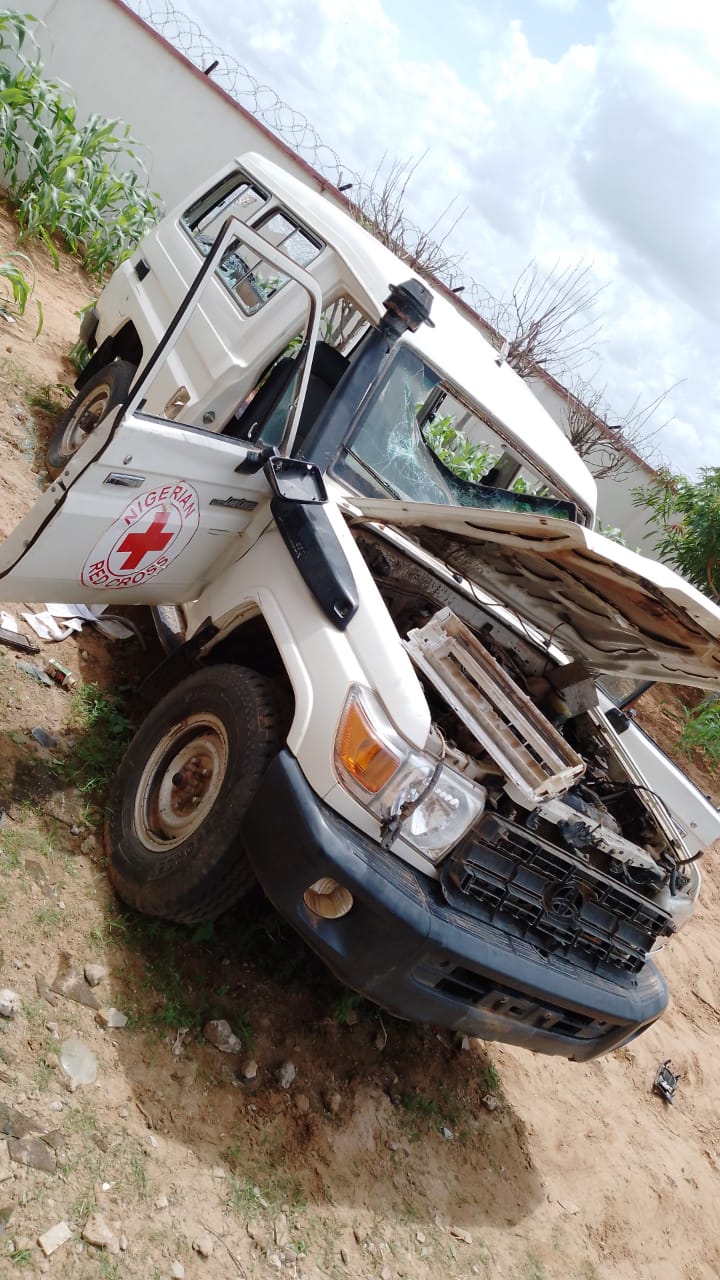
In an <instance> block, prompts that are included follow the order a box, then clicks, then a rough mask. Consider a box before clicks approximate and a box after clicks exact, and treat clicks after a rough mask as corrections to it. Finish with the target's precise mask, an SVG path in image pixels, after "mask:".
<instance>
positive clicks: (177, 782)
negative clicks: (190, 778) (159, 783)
mask: <svg viewBox="0 0 720 1280" xmlns="http://www.w3.org/2000/svg"><path fill="white" fill-rule="evenodd" d="M184 781H185V779H184V778H183V775H182V774H181V773H174V774H173V778H172V784H173V786H174V787H181V786H182V784H183V782H184Z"/></svg>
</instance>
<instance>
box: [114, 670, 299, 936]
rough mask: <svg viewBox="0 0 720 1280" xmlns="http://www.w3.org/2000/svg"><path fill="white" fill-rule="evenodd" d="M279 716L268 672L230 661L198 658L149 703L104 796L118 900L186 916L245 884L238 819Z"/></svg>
mask: <svg viewBox="0 0 720 1280" xmlns="http://www.w3.org/2000/svg"><path fill="white" fill-rule="evenodd" d="M280 726H281V717H280V715H279V712H278V709H277V707H276V703H275V698H274V695H273V692H272V687H271V685H270V682H269V681H268V680H267V679H266V678H265V677H264V676H261V675H258V674H257V673H256V672H254V671H248V670H245V669H244V668H242V667H237V666H229V665H222V666H216V667H207V668H203V669H202V670H201V671H198V672H196V673H195V674H194V675H191V676H189V677H188V678H187V679H186V680H183V681H182V683H181V684H179V685H178V686H177V688H176V689H174V690H173V691H172V692H171V693H169V694H168V695H167V696H166V697H165V698H163V700H162V701H161V702H159V703H158V705H157V706H156V707H154V708H153V710H152V711H151V712H150V714H149V716H148V717H147V719H146V720H145V721H144V722H143V724H142V725H141V726H140V728H139V730H138V732H137V734H136V735H135V737H134V739H133V741H132V742H131V744H130V747H129V748H128V751H127V753H126V755H125V757H124V759H123V761H122V763H121V765H120V768H119V770H118V773H117V776H116V778H115V781H114V783H113V786H112V789H111V792H110V799H109V802H108V815H107V822H106V827H105V843H106V846H107V851H108V854H109V856H110V879H111V880H112V883H113V885H114V886H115V888H116V890H117V892H118V893H119V895H120V897H121V898H123V899H124V901H125V902H127V903H128V904H129V905H130V906H132V907H135V908H136V909H137V910H138V911H142V912H144V913H145V914H146V915H155V916H162V917H164V918H165V919H167V920H176V921H180V922H182V923H186V924H195V923H198V922H200V921H202V920H213V919H215V917H216V916H219V915H220V914H221V913H222V912H223V911H226V910H227V908H228V907H230V906H231V905H232V904H233V903H234V902H236V901H237V899H238V898H240V897H242V895H243V894H244V893H246V892H247V891H248V889H250V888H251V887H252V885H253V883H254V877H253V874H252V870H251V868H250V865H249V863H248V860H247V857H246V855H245V853H244V850H243V848H242V845H241V841H240V829H241V826H242V821H243V818H244V816H245V813H246V811H247V808H248V806H249V804H250V801H251V800H252V798H253V796H254V794H255V792H256V790H257V788H258V786H259V783H260V779H261V778H262V775H263V773H264V772H265V769H266V768H267V766H268V764H269V763H270V761H271V759H272V758H273V756H274V755H276V753H277V752H278V750H279V749H280V747H281V745H282V731H281V727H280Z"/></svg>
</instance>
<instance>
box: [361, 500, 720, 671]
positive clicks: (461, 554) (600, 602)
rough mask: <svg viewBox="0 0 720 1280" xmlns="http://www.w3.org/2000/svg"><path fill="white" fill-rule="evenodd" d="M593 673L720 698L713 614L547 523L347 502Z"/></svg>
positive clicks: (615, 550)
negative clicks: (695, 688)
mask: <svg viewBox="0 0 720 1280" xmlns="http://www.w3.org/2000/svg"><path fill="white" fill-rule="evenodd" d="M342 505H343V507H344V508H345V510H346V512H347V513H348V514H349V515H351V516H352V515H355V516H358V515H362V516H363V517H364V518H365V519H369V520H372V521H377V522H380V523H382V524H386V525H391V526H393V527H394V528H396V529H398V530H401V531H402V532H404V533H405V535H406V536H408V537H409V538H411V539H412V540H413V541H414V542H416V543H417V544H419V545H420V546H421V547H422V548H423V549H424V550H425V551H428V552H431V553H432V554H433V555H435V556H437V557H438V558H439V559H441V560H443V561H445V563H446V564H448V565H449V566H450V567H451V568H452V569H453V570H454V571H456V572H460V573H462V574H463V575H464V576H465V577H466V578H468V579H470V580H471V581H472V582H474V583H475V584H476V585H477V586H478V587H479V588H480V589H481V590H483V591H485V592H487V593H488V594H489V595H490V596H493V597H494V598H495V599H497V600H498V601H499V602H500V603H502V604H504V605H506V606H507V607H508V608H509V609H511V610H512V611H513V612H514V613H515V614H516V615H517V616H518V618H519V619H520V620H522V621H524V622H526V623H530V624H532V625H533V626H534V627H536V628H537V629H538V630H539V631H541V632H542V633H543V635H545V636H546V637H548V638H549V639H551V640H552V641H553V642H554V643H556V644H557V645H558V647H559V648H560V649H562V650H563V651H564V652H565V653H567V654H568V655H569V656H572V657H575V658H580V659H582V660H583V661H584V662H585V663H586V664H587V666H588V667H590V668H591V669H592V670H594V671H596V672H612V673H615V674H622V675H625V676H628V675H634V676H637V677H638V678H639V679H643V680H660V681H668V682H672V683H675V684H692V685H699V686H702V687H704V688H707V689H716V690H720V608H718V606H717V605H714V604H713V603H712V602H711V601H710V600H708V599H707V597H706V596H704V595H702V593H701V592H699V591H697V590H696V589H695V588H694V587H691V586H690V585H689V583H687V582H685V580H684V579H683V578H681V577H680V576H679V575H678V574H676V573H674V572H673V570H672V569H669V568H667V566H666V565H662V564H657V563H656V562H655V561H653V560H648V559H647V558H646V557H645V556H641V555H638V554H637V553H636V552H634V551H630V550H628V548H627V547H622V546H619V545H618V544H617V543H615V542H612V541H611V540H610V539H609V538H604V537H602V535H601V534H599V533H594V532H593V531H592V530H589V529H585V528H583V526H582V525H579V524H574V523H572V522H570V521H566V520H557V519H554V518H553V517H550V516H537V515H532V514H525V513H523V514H518V513H517V512H514V511H484V510H479V509H477V508H472V509H470V508H467V507H442V506H435V505H431V504H429V503H411V502H404V501H399V500H398V501H396V500H393V499H379V498H365V497H362V496H359V495H355V494H353V495H352V497H347V498H345V499H343V501H342Z"/></svg>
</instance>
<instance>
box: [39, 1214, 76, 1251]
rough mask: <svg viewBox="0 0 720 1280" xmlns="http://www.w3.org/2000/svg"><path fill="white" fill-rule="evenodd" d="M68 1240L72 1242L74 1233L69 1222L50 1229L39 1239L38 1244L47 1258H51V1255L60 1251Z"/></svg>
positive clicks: (57, 1223) (60, 1223)
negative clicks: (57, 1250)
mask: <svg viewBox="0 0 720 1280" xmlns="http://www.w3.org/2000/svg"><path fill="white" fill-rule="evenodd" d="M68 1240H72V1231H71V1230H70V1228H69V1226H68V1224H67V1222H56V1223H55V1226H54V1227H50V1229H49V1231H45V1232H44V1233H43V1235H41V1236H38V1238H37V1242H38V1244H39V1245H40V1248H41V1249H42V1251H43V1253H44V1254H45V1257H46V1258H49V1257H50V1254H51V1253H54V1252H55V1250H56V1249H59V1248H60V1246H61V1245H63V1244H67V1242H68Z"/></svg>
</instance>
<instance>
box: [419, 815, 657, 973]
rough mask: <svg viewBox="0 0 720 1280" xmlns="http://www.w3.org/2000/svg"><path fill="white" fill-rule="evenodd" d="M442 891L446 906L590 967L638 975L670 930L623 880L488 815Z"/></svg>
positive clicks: (452, 861) (458, 854)
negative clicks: (658, 941)
mask: <svg viewBox="0 0 720 1280" xmlns="http://www.w3.org/2000/svg"><path fill="white" fill-rule="evenodd" d="M442 889H443V893H444V894H445V897H446V899H447V901H448V903H449V904H450V905H451V906H453V907H456V908H458V909H460V910H463V911H470V912H472V914H473V915H474V916H476V917H477V918H478V919H481V920H483V921H485V922H487V923H489V924H492V923H495V924H497V925H498V927H502V928H503V929H504V930H505V931H506V932H509V933H511V934H513V935H514V936H516V937H521V938H524V939H526V940H527V941H529V942H531V943H532V944H533V945H534V946H535V947H537V948H538V949H539V950H540V951H542V952H546V953H548V954H551V955H560V956H565V957H567V958H568V959H571V960H572V961H573V962H574V963H577V964H580V965H581V966H582V967H584V968H588V969H591V970H602V969H603V968H605V967H606V966H609V968H610V969H614V970H618V969H619V970H621V971H624V972H627V973H631V974H632V973H638V972H639V971H640V969H642V967H643V965H644V963H645V961H646V958H647V953H648V951H649V950H650V948H651V947H652V946H653V944H654V943H655V941H656V939H657V938H658V937H660V936H662V935H663V934H668V933H671V932H672V922H671V920H670V917H669V916H667V915H666V913H665V912H664V911H661V910H660V909H659V908H657V907H655V906H653V904H652V903H651V902H648V901H647V899H646V898H643V897H641V896H640V895H639V894H638V893H635V892H634V890H632V889H630V888H628V886H627V885H624V884H621V883H620V882H618V881H617V880H612V879H610V877H608V876H604V875H603V874H602V872H600V871H597V870H596V869H595V868H594V867H592V866H590V865H589V863H584V862H580V861H578V859H577V858H573V857H572V856H571V855H570V854H569V853H566V852H565V851H564V850H563V849H558V848H556V846H555V845H552V844H550V843H549V842H548V841H546V840H543V839H542V838H541V837H539V836H537V835H535V834H534V833H530V832H528V831H527V830H526V829H525V828H524V827H520V826H518V825H516V824H515V823H513V822H509V821H507V820H506V819H504V818H501V817H499V816H497V815H495V814H485V815H484V816H483V818H482V819H481V821H480V822H479V823H478V824H477V825H476V827H475V828H474V830H473V831H472V832H471V834H470V836H469V837H468V838H467V839H466V841H465V842H464V843H463V845H461V846H460V848H459V849H458V850H456V851H455V853H454V854H453V855H452V856H451V857H450V858H449V859H448V860H447V862H446V864H445V867H444V871H443V876H442Z"/></svg>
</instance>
